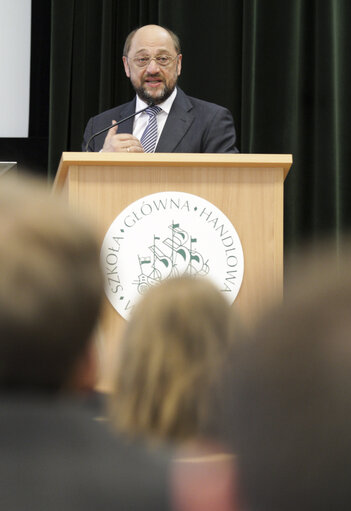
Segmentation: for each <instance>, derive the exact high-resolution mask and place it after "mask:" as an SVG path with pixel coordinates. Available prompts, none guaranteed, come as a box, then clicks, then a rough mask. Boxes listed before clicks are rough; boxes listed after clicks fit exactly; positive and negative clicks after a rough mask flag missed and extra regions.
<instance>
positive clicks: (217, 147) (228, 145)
mask: <svg viewBox="0 0 351 511" xmlns="http://www.w3.org/2000/svg"><path fill="white" fill-rule="evenodd" d="M235 144H236V132H235V127H234V120H233V117H232V114H231V113H230V111H229V110H228V109H227V108H223V107H218V108H217V110H216V113H215V115H214V116H213V117H212V119H211V121H210V122H209V123H208V127H207V130H206V132H205V134H204V138H203V152H204V153H238V152H239V150H238V148H237V147H236V145H235Z"/></svg>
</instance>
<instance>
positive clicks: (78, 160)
mask: <svg viewBox="0 0 351 511" xmlns="http://www.w3.org/2000/svg"><path fill="white" fill-rule="evenodd" d="M96 165H101V166H119V165H122V166H124V167H125V166H131V167H132V166H136V165H138V166H148V167H149V166H171V167H175V166H179V167H193V166H195V167H218V166H219V167H248V168H258V167H262V168H267V167H268V168H282V169H283V170H284V179H285V178H286V176H287V174H288V172H289V169H290V167H291V165H292V155H291V154H242V153H236V154H218V153H215V154H214V153H83V152H63V153H62V156H61V161H60V164H59V168H58V171H57V174H56V178H55V181H54V188H61V186H63V183H64V181H65V179H66V176H67V172H68V169H69V167H71V166H96Z"/></svg>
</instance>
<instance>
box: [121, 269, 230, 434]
mask: <svg viewBox="0 0 351 511" xmlns="http://www.w3.org/2000/svg"><path fill="white" fill-rule="evenodd" d="M229 311H230V307H229V304H228V302H227V300H226V299H225V298H224V297H223V295H222V294H221V293H220V291H219V290H218V289H217V288H216V287H215V286H214V285H213V284H212V283H210V281H208V280H206V279H204V278H202V279H194V278H190V277H182V278H177V279H171V280H167V281H164V282H162V283H160V284H159V285H157V286H155V287H154V288H152V289H151V290H149V291H148V292H147V293H146V294H145V295H144V296H143V298H142V299H141V300H140V302H139V303H138V304H137V305H136V308H135V309H134V311H133V313H132V316H131V319H130V321H129V324H128V326H127V328H126V331H125V334H124V337H123V339H122V341H121V345H120V353H119V359H118V369H117V377H116V383H115V392H114V395H113V399H112V403H111V408H112V415H113V418H114V420H115V421H116V423H117V426H118V427H119V429H120V430H122V431H124V432H126V433H127V434H129V435H131V436H143V437H145V438H148V439H150V440H164V441H165V440H171V441H175V442H177V441H181V442H183V441H187V440H190V439H194V438H198V437H199V436H201V435H204V436H206V435H208V434H210V431H209V429H210V424H209V422H210V416H209V415H210V414H209V394H210V389H211V386H212V385H213V383H214V381H215V379H216V377H217V376H218V372H219V371H220V367H221V364H222V362H223V359H224V358H225V356H226V354H227V352H228V349H229V348H228V343H229V341H228V316H229Z"/></svg>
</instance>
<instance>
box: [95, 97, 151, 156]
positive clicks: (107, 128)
mask: <svg viewBox="0 0 351 511" xmlns="http://www.w3.org/2000/svg"><path fill="white" fill-rule="evenodd" d="M150 106H153V103H150V104H149V105H148V106H147V107H145V108H142V109H141V110H139V111H138V112H134V113H133V114H131V115H128V117H125V118H124V119H121V120H120V121H118V122H113V123H112V124H111V125H110V126H107V127H106V128H104V129H103V130H100V131H98V132H97V133H93V134H92V136H91V137H90V138H89V140H88V142H87V143H86V146H85V152H89V151H90V147H89V146H90V142H91V141H92V140H93V139H94V138H95V137H97V136H98V135H101V133H104V132H105V131H108V130H110V129H111V128H114V127H115V126H119V125H120V124H122V122H125V121H128V119H131V118H132V117H135V116H136V115H138V114H141V113H142V112H145V110H147V109H148V108H150Z"/></svg>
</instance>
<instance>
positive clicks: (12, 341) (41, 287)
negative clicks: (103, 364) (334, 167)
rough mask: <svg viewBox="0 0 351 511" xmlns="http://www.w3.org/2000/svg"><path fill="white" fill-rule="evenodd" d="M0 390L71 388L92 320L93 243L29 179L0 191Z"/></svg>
mask: <svg viewBox="0 0 351 511" xmlns="http://www.w3.org/2000/svg"><path fill="white" fill-rule="evenodd" d="M0 240H1V249H0V390H6V391H7V390H43V391H48V392H52V391H53V392H55V391H58V390H60V389H62V388H64V387H66V386H69V385H70V383H71V381H70V380H72V384H73V383H74V378H75V377H74V372H75V370H76V369H77V368H78V365H79V362H80V360H81V359H82V358H84V356H85V355H86V350H87V349H88V346H89V342H90V338H91V336H92V332H93V329H94V326H95V323H96V321H97V318H98V314H99V309H100V302H101V298H102V279H101V275H100V268H99V250H98V245H97V242H96V240H95V238H94V236H93V234H92V233H91V232H90V230H89V228H88V227H87V226H86V225H85V224H84V223H83V221H82V220H80V219H79V218H77V217H76V216H75V215H73V213H71V212H70V211H68V209H67V206H66V205H64V204H62V203H61V202H60V201H59V200H58V199H57V198H55V197H53V196H52V195H51V194H49V192H48V191H47V189H46V187H45V186H44V185H43V184H42V183H39V182H37V181H36V180H34V179H29V178H24V177H21V180H18V181H15V182H14V181H8V180H6V179H5V178H3V179H2V180H1V185H0Z"/></svg>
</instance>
